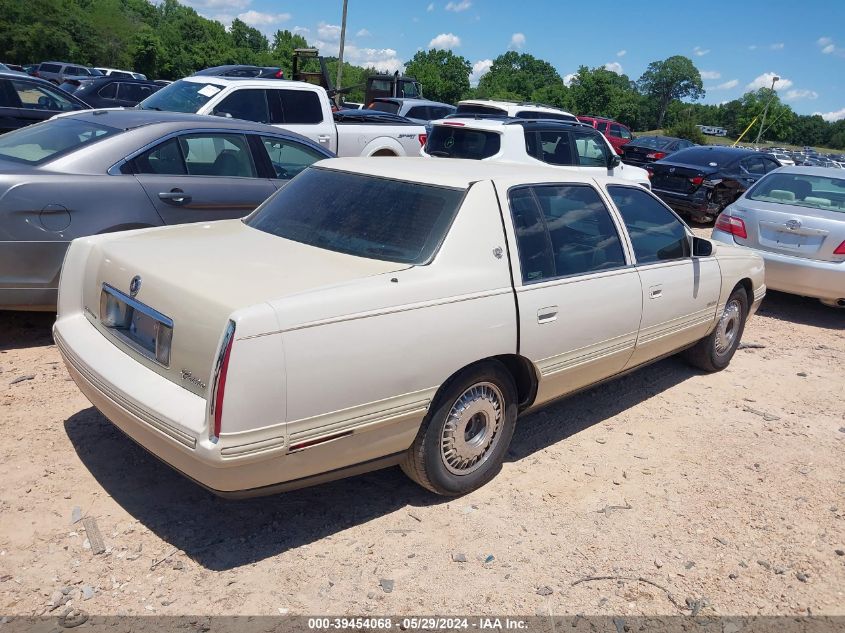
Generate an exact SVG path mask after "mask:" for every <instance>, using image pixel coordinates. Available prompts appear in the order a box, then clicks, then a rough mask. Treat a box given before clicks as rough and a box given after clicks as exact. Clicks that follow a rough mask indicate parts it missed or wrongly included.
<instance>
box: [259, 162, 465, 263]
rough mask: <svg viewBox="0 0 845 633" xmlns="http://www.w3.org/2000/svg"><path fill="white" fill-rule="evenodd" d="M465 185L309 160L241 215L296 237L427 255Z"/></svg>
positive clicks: (344, 247)
mask: <svg viewBox="0 0 845 633" xmlns="http://www.w3.org/2000/svg"><path fill="white" fill-rule="evenodd" d="M463 195H464V192H463V190H460V189H450V188H445V187H435V186H431V185H421V184H418V183H413V182H405V181H399V180H388V179H387V178H379V177H377V176H366V175H362V174H350V173H346V172H342V171H335V170H333V169H320V168H316V167H309V168H308V169H307V170H305V171H304V172H302V173H301V174H300V175H299V176H296V177H295V178H294V179H293V180H291V181H290V183H288V185H287V186H286V187H285V188H284V189H282V190H281V191H279V192H278V193H277V194H276V195H275V196H273V197H272V198H270V199H269V200H268V201H267V202H266V203H265V204H264V205H263V206H262V207H260V208H259V209H258V210H257V211H256V212H255V213H254V214H252V215H251V216H248V217H247V218H246V219H245V220H244V222H245V223H246V224H247V225H248V226H251V227H253V228H255V229H258V230H259V231H264V232H265V233H270V234H272V235H277V236H279V237H283V238H285V239H288V240H293V241H294V242H300V243H302V244H308V245H309V246H316V247H319V248H324V249H327V250H330V251H335V252H338V253H346V254H349V255H355V256H357V257H367V258H369V259H379V260H385V261H391V262H400V263H403V264H424V263H426V262H428V261H429V260H430V259H431V258H432V257H433V256H434V253H435V252H436V251H437V249H438V248H439V247H440V244H441V242H442V241H443V239H444V238H445V237H446V233H447V231H448V230H449V227H450V226H451V224H452V220H453V219H454V217H455V214H456V213H457V212H458V207H459V206H460V204H461V199H462V197H463Z"/></svg>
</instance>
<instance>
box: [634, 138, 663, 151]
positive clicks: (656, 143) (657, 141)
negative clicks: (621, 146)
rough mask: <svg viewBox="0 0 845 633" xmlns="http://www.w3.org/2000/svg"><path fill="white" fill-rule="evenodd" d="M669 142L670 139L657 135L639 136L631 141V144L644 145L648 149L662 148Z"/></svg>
mask: <svg viewBox="0 0 845 633" xmlns="http://www.w3.org/2000/svg"><path fill="white" fill-rule="evenodd" d="M669 143H670V141H668V140H666V139H665V138H660V137H657V136H639V137H637V138H635V139H634V140H633V141H631V145H632V146H634V145H636V146H637V147H645V148H648V149H663V148H664V147H666V146H667V145H668V144H669Z"/></svg>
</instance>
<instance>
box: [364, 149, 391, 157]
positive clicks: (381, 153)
mask: <svg viewBox="0 0 845 633" xmlns="http://www.w3.org/2000/svg"><path fill="white" fill-rule="evenodd" d="M370 156H396V154H395V152H393V151H391V150H389V149H380V150H378V151H377V152H373V153H372V154H370Z"/></svg>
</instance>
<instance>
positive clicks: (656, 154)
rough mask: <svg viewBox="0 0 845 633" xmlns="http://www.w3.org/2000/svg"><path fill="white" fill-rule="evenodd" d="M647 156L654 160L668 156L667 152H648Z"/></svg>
mask: <svg viewBox="0 0 845 633" xmlns="http://www.w3.org/2000/svg"><path fill="white" fill-rule="evenodd" d="M645 157H646V158H651V159H652V160H660V159H661V158H666V152H652V153H651V154H646V156H645Z"/></svg>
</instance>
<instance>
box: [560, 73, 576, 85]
mask: <svg viewBox="0 0 845 633" xmlns="http://www.w3.org/2000/svg"><path fill="white" fill-rule="evenodd" d="M577 76H578V73H569V74H568V75H564V76H563V85H564V86H566V87H567V88H568V87H569V86H571V85H572V82H573V81H575V78H576V77H577Z"/></svg>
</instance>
